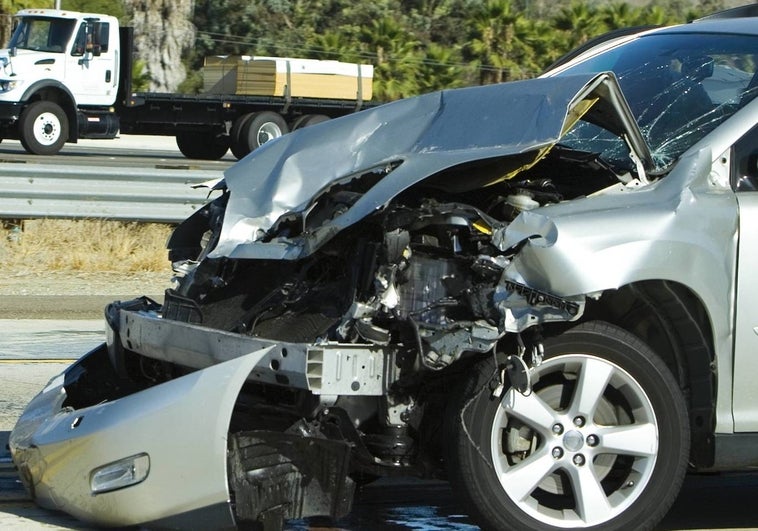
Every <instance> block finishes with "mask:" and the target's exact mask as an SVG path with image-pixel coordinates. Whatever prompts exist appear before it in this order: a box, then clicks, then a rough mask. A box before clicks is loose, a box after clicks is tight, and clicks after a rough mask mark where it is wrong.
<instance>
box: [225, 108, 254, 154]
mask: <svg viewBox="0 0 758 531" xmlns="http://www.w3.org/2000/svg"><path fill="white" fill-rule="evenodd" d="M254 115H255V113H252V112H251V113H248V114H243V115H242V116H240V117H239V118H237V119H236V120H235V121H234V123H233V124H232V129H231V130H230V131H229V149H231V150H232V155H234V156H235V157H236V158H237V160H240V159H243V158H245V156H246V155H247V154H248V153H250V146H248V145H247V137H246V136H245V135H243V132H244V131H245V126H246V125H247V123H248V122H249V121H250V120H252V118H253V116H254Z"/></svg>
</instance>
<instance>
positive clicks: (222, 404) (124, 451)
mask: <svg viewBox="0 0 758 531" xmlns="http://www.w3.org/2000/svg"><path fill="white" fill-rule="evenodd" d="M267 352H268V349H261V350H258V351H255V352H252V353H250V354H247V355H245V356H241V357H239V358H236V359H233V360H231V361H227V362H224V363H219V364H217V365H213V366H211V367H209V368H207V369H204V370H199V371H195V372H192V373H190V374H187V375H185V376H182V377H180V378H176V379H174V380H171V381H168V382H166V383H163V384H160V385H156V386H154V387H151V388H148V389H145V390H143V391H140V392H137V393H134V394H132V395H129V396H126V397H124V398H121V399H118V400H114V401H111V402H105V403H100V404H97V405H95V406H91V407H86V408H82V409H78V410H72V409H71V408H63V409H61V404H62V402H63V400H62V399H61V397H62V396H65V392H66V391H65V389H64V387H63V382H64V377H65V374H66V373H68V372H70V371H72V370H77V365H78V364H79V363H80V362H78V363H77V364H74V365H73V366H72V367H70V368H69V369H68V370H67V371H66V373H63V374H61V375H59V376H57V377H56V378H54V379H53V380H52V381H51V382H50V384H49V385H48V386H47V387H46V388H45V389H44V390H43V391H42V392H41V393H40V394H39V395H38V396H37V397H35V398H34V400H32V402H31V403H30V404H29V406H28V407H27V409H26V411H25V412H24V413H23V415H22V416H21V418H20V419H19V421H18V423H17V425H16V427H15V428H14V430H13V432H12V433H11V437H10V447H11V452H12V455H13V460H14V462H15V464H16V466H17V467H18V468H19V471H20V474H21V475H22V477H23V478H24V482H25V483H26V485H27V488H28V489H29V490H30V493H31V494H32V496H33V497H34V498H35V500H36V501H37V503H39V504H40V505H42V506H44V507H48V508H52V509H58V510H63V511H66V512H68V513H69V514H71V515H73V516H75V517H76V518H79V519H81V520H85V521H89V522H94V523H96V524H99V525H118V526H125V525H136V524H139V523H143V522H149V521H154V520H159V519H163V518H167V517H170V516H174V515H177V514H182V513H187V512H189V511H195V510H200V509H204V508H209V507H213V506H215V507H219V505H220V506H221V507H222V508H223V506H224V505H226V506H227V508H226V510H222V511H220V512H219V511H216V512H215V514H222V515H224V519H225V521H217V522H214V523H213V527H226V526H229V525H234V517H233V515H232V511H231V508H230V507H228V502H229V490H228V482H227V463H226V454H227V437H228V430H229V423H230V420H231V415H232V409H233V407H234V404H235V402H236V400H237V397H238V395H239V392H240V389H241V388H242V385H243V383H244V382H245V379H246V378H247V376H248V375H249V374H250V372H251V371H252V369H253V368H254V367H255V365H256V364H257V363H258V362H259V361H260V360H261V359H262V358H263V357H264V356H265V355H266V353H267ZM89 355H102V356H107V351H106V349H105V346H104V345H103V346H101V347H99V348H98V349H96V350H94V351H93V352H91V353H90V354H89ZM140 453H147V454H148V455H149V457H150V472H149V474H148V476H147V478H146V479H145V480H144V481H143V482H141V483H139V484H137V485H133V486H130V487H126V488H123V489H120V490H116V491H112V492H106V493H102V494H98V495H93V494H92V493H91V491H90V485H89V480H90V474H91V472H92V470H93V469H94V468H97V467H99V466H102V465H105V464H107V463H111V462H113V461H116V460H119V459H122V458H125V457H129V456H132V455H136V454H140ZM227 516H228V519H227V518H226V517H227ZM206 523H208V522H206Z"/></svg>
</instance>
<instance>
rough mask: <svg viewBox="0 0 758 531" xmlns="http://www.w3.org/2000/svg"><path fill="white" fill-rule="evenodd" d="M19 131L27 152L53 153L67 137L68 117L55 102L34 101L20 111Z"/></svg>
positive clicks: (58, 149)
mask: <svg viewBox="0 0 758 531" xmlns="http://www.w3.org/2000/svg"><path fill="white" fill-rule="evenodd" d="M19 133H20V134H19V137H20V139H21V145H22V146H24V149H25V150H26V151H27V152H29V153H33V154H35V155H55V154H56V153H58V152H59V151H60V150H61V148H62V147H63V144H65V143H66V140H67V139H68V117H67V116H66V113H65V112H63V109H61V107H60V105H58V104H57V103H55V102H52V101H35V102H33V103H31V104H30V105H29V106H28V107H26V109H24V111H23V112H22V113H21V117H20V118H19Z"/></svg>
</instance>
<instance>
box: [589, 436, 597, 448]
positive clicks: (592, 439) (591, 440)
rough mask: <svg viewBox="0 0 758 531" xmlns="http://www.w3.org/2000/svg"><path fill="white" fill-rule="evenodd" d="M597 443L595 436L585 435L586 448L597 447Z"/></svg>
mask: <svg viewBox="0 0 758 531" xmlns="http://www.w3.org/2000/svg"><path fill="white" fill-rule="evenodd" d="M599 442H600V439H598V437H597V435H587V446H597V443H599Z"/></svg>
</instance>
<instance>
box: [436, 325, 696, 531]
mask: <svg viewBox="0 0 758 531" xmlns="http://www.w3.org/2000/svg"><path fill="white" fill-rule="evenodd" d="M496 372H497V369H496V368H495V362H494V361H493V360H492V359H490V360H486V361H483V362H481V363H480V364H479V365H477V367H476V370H475V371H472V373H471V375H470V376H469V379H468V381H467V382H465V385H463V386H462V387H461V388H460V389H459V394H458V395H457V397H456V399H455V400H454V401H453V403H451V406H450V407H451V408H452V409H451V411H449V412H448V415H447V422H448V424H447V426H446V429H447V433H448V435H449V436H450V438H449V439H448V440H449V441H450V445H449V447H448V448H447V461H448V467H449V472H450V477H451V480H452V481H453V484H454V488H455V489H456V491H457V492H460V493H461V495H462V496H463V498H464V501H465V502H466V503H467V505H468V506H469V508H470V511H471V513H472V516H474V518H476V519H477V520H478V522H479V524H480V525H481V526H482V527H483V528H485V529H519V530H526V529H533V530H555V529H564V528H569V527H577V526H579V527H582V528H591V529H597V530H601V529H602V530H626V529H651V528H653V526H655V524H656V523H658V522H659V521H660V520H661V518H663V516H664V515H665V514H666V512H667V511H668V509H669V508H670V507H671V504H672V503H673V502H674V499H675V498H676V495H677V494H678V492H679V489H680V487H681V484H682V481H683V478H684V474H685V471H686V467H687V461H688V457H689V445H690V442H689V441H690V438H689V423H688V416H687V408H686V405H685V401H684V398H683V396H682V393H681V391H680V389H679V386H678V385H677V383H676V381H675V380H674V378H673V376H672V375H671V373H670V371H669V369H668V368H667V367H666V365H665V364H664V363H663V361H662V360H661V359H660V358H659V357H658V356H657V355H656V354H655V353H654V352H653V351H652V350H651V349H650V348H649V347H648V346H647V345H646V344H644V343H643V342H642V341H641V340H640V339H639V338H637V337H636V336H633V335H631V334H629V333H628V332H626V331H624V330H623V329H621V328H618V327H615V326H612V325H610V324H608V323H604V322H591V323H585V324H582V325H580V326H577V327H576V328H574V329H572V330H569V331H568V332H566V333H564V334H562V335H560V336H557V337H556V338H553V339H552V340H550V341H547V342H546V343H545V361H544V362H543V363H542V365H540V366H539V367H537V368H535V369H534V372H533V373H532V383H533V389H532V394H531V395H529V396H524V395H522V394H520V393H518V392H517V391H515V390H513V389H507V388H506V390H505V391H504V393H503V395H502V396H501V398H500V399H497V398H495V397H494V396H493V392H492V389H493V386H492V385H491V383H492V381H493V375H494V374H496ZM606 382H607V383H606ZM575 391H576V392H577V393H576V394H575ZM579 392H581V393H579ZM580 396H581V399H579V398H577V397H580ZM656 435H657V439H656ZM577 519H578V521H577Z"/></svg>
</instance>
